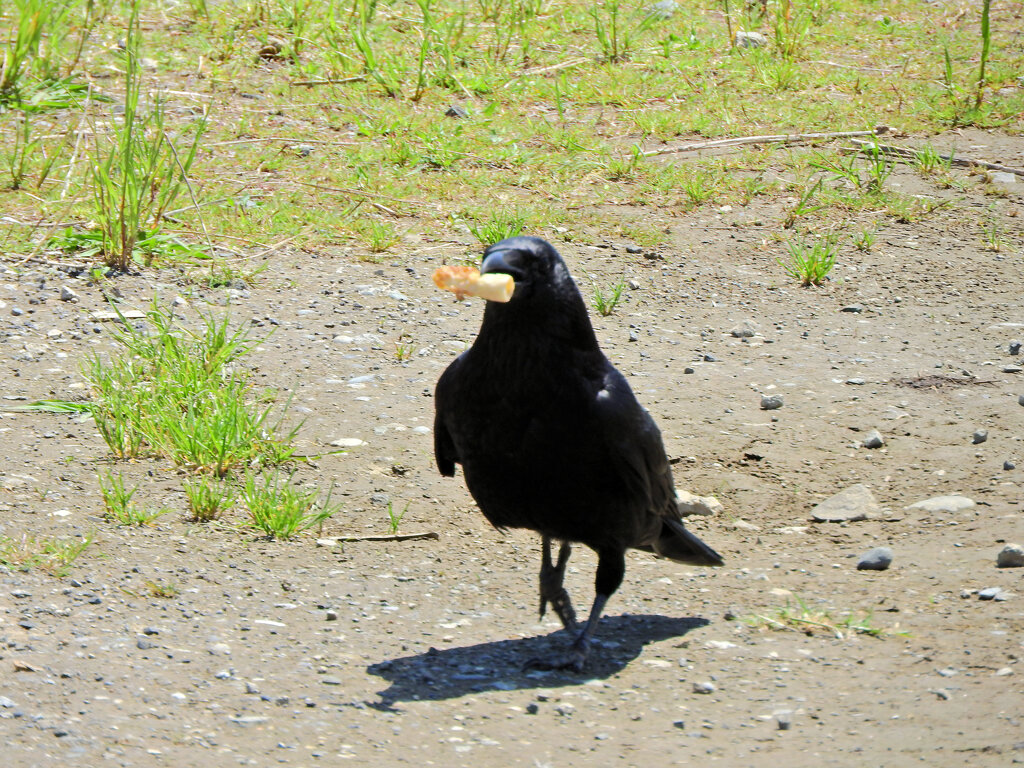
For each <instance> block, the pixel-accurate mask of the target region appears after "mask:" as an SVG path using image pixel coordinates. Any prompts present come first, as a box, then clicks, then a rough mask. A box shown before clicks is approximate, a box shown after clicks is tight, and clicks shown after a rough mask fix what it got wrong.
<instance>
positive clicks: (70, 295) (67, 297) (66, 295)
mask: <svg viewBox="0 0 1024 768" xmlns="http://www.w3.org/2000/svg"><path fill="white" fill-rule="evenodd" d="M60 300H61V301H78V294H77V293H75V292H74V291H72V290H71V289H70V288H68V287H67V286H66V285H62V286H61V288H60Z"/></svg>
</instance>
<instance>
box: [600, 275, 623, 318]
mask: <svg viewBox="0 0 1024 768" xmlns="http://www.w3.org/2000/svg"><path fill="white" fill-rule="evenodd" d="M625 287H626V281H625V280H619V281H618V282H617V283H615V284H614V285H613V286H612V287H611V288H610V289H609V291H608V293H607V294H605V292H604V291H602V290H601V288H600V287H599V286H596V285H595V286H594V309H596V310H597V312H598V314H599V315H601V316H602V317H608V315H610V314H611V313H612V312H614V311H615V308H616V307H617V306H618V305H619V302H620V301H621V300H622V291H623V289H624V288H625Z"/></svg>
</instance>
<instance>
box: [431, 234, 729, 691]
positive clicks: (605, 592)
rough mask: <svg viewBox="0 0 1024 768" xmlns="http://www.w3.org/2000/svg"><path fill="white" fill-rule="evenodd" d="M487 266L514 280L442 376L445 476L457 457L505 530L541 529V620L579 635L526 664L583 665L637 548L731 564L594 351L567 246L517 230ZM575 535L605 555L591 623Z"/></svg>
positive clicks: (437, 449) (440, 442) (440, 459)
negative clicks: (700, 524)
mask: <svg viewBox="0 0 1024 768" xmlns="http://www.w3.org/2000/svg"><path fill="white" fill-rule="evenodd" d="M480 272H481V274H487V273H503V274H508V275H511V276H512V278H513V279H514V281H515V288H514V291H513V293H512V297H511V299H510V300H509V301H508V302H507V303H497V302H491V301H488V302H487V305H486V307H485V309H484V316H483V322H482V324H481V326H480V332H479V334H478V335H477V338H476V341H474V342H473V344H472V346H471V347H470V348H469V349H467V350H466V351H465V352H463V353H462V354H461V355H459V357H457V358H456V359H455V360H454V361H453V362H452V364H451V365H449V366H448V368H447V369H446V370H445V371H444V373H443V374H442V375H441V378H440V379H439V380H438V382H437V388H436V391H435V408H436V410H435V417H434V457H435V459H436V461H437V467H438V469H439V470H440V472H441V474H442V475H445V476H447V477H452V476H454V475H455V465H456V464H461V465H462V469H463V474H464V476H465V481H466V486H467V487H468V488H469V492H470V494H471V495H472V496H473V499H474V500H475V501H476V503H477V505H478V506H479V507H480V510H481V511H482V512H483V514H484V516H485V517H486V518H487V519H488V520H489V521H490V522H491V523H492V524H493V525H494V526H495V527H497V528H498V529H499V530H501V529H506V528H527V529H530V530H533V531H537V532H538V533H540V535H541V549H542V553H541V569H540V614H541V616H542V617H543V615H544V612H545V610H546V608H547V606H548V604H550V605H551V607H552V608H553V609H554V611H555V613H556V614H557V615H558V617H559V618H560V619H561V621H562V624H563V625H564V626H565V628H566V629H567V630H569V631H570V632H576V631H577V630H578V634H577V635H576V638H575V641H574V642H573V644H572V646H571V647H570V649H569V652H568V653H567V654H560V655H559V656H558V657H556V658H555V659H553V660H532V661H531V662H530V663H529V665H528V666H532V667H537V668H543V669H571V670H576V671H582V669H583V666H584V663H585V661H586V659H587V656H588V653H589V649H590V641H591V638H592V637H593V635H594V632H595V631H596V629H597V624H598V622H599V620H600V617H601V612H602V611H603V609H604V606H605V603H606V602H607V601H608V598H609V597H610V596H611V595H612V593H613V592H615V590H616V589H618V587H619V585H620V584H621V583H622V578H623V576H624V574H625V570H626V561H625V552H626V550H627V549H628V548H634V549H640V550H644V551H646V552H653V553H655V554H657V555H661V556H662V557H667V558H669V559H671V560H675V561H676V562H680V563H689V564H693V565H722V562H723V561H722V558H721V556H720V555H719V554H718V553H717V552H715V551H714V550H713V549H711V547H709V546H707V545H706V544H705V543H704V542H702V541H701V540H700V539H699V538H697V537H696V536H694V535H693V534H692V533H690V532H689V531H687V530H686V528H685V527H684V526H683V521H682V519H681V517H680V515H679V511H678V509H677V506H676V495H675V488H674V485H673V482H672V473H671V470H670V468H669V462H668V458H667V456H666V455H665V447H664V445H663V444H662V440H661V433H660V432H659V431H658V427H657V425H656V424H655V423H654V420H653V419H652V418H651V416H650V414H648V413H647V411H646V410H644V408H643V407H642V406H641V405H640V404H639V403H638V402H637V400H636V397H635V396H634V395H633V391H632V390H631V389H630V386H629V384H628V383H627V382H626V379H625V378H624V377H623V376H622V374H621V373H619V371H618V370H616V368H615V367H614V366H613V365H612V364H611V362H609V360H608V358H607V357H605V355H604V353H603V352H602V351H601V349H600V348H599V346H598V343H597V337H596V335H595V334H594V329H593V326H591V324H590V318H589V316H588V315H587V309H586V305H585V304H584V302H583V297H582V296H581V295H580V292H579V289H578V288H577V287H576V284H575V282H574V281H573V279H572V277H571V276H570V275H569V270H568V268H567V267H566V265H565V262H564V261H563V260H562V257H561V256H560V255H559V253H558V251H556V250H555V249H554V247H553V246H552V245H551V244H550V243H548V242H546V241H544V240H541V239H540V238H536V237H513V238H510V239H507V240H502V241H501V242H499V243H496V244H494V245H492V246H490V247H489V248H487V250H486V251H485V252H484V258H483V262H482V263H481V265H480ZM552 540H558V541H559V542H560V546H559V551H558V557H557V561H554V562H553V561H552ZM573 543H580V544H585V545H586V546H588V547H590V548H591V549H593V550H594V551H595V552H596V553H597V556H598V563H597V575H596V579H595V592H596V596H595V598H594V602H593V607H592V608H591V610H590V615H589V618H588V619H587V621H586V622H585V623H584V625H583V627H582V629H579V626H578V624H577V621H576V614H575V612H574V611H573V607H572V602H571V601H570V599H569V595H568V593H567V592H566V590H565V589H564V587H563V586H562V581H563V577H564V574H565V567H566V563H567V562H568V560H569V555H570V552H571V545H572V544H573Z"/></svg>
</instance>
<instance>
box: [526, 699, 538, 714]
mask: <svg viewBox="0 0 1024 768" xmlns="http://www.w3.org/2000/svg"><path fill="white" fill-rule="evenodd" d="M538 712H540V707H539V706H538V705H537V702H535V701H531V702H530V703H529V704H527V705H526V714H528V715H536V714H537V713H538Z"/></svg>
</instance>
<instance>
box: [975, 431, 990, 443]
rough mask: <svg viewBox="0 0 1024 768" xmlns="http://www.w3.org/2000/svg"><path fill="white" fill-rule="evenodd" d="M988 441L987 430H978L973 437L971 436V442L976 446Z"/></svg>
mask: <svg viewBox="0 0 1024 768" xmlns="http://www.w3.org/2000/svg"><path fill="white" fill-rule="evenodd" d="M986 440H988V431H987V430H984V429H979V430H976V431H975V433H974V434H973V435H971V442H972V443H973V444H974V445H978V444H979V443H984V442H985V441H986Z"/></svg>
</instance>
